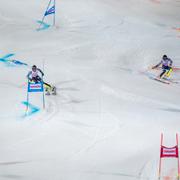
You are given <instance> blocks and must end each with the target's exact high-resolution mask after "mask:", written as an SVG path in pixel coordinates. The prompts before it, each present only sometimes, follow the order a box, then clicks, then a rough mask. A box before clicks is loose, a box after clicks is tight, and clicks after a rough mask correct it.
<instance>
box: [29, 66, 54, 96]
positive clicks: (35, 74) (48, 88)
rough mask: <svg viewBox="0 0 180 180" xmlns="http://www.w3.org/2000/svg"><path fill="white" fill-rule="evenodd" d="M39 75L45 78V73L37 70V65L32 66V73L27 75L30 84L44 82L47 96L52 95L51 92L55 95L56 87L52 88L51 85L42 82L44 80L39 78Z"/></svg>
mask: <svg viewBox="0 0 180 180" xmlns="http://www.w3.org/2000/svg"><path fill="white" fill-rule="evenodd" d="M39 74H41V77H43V76H44V73H43V72H42V70H41V69H39V68H37V66H36V65H33V66H32V71H30V72H29V73H28V74H27V78H28V80H29V81H30V82H35V83H38V82H43V84H44V87H45V91H46V95H50V92H52V93H53V94H55V87H53V86H51V85H50V84H48V83H46V82H44V81H43V80H42V78H41V77H40V76H39Z"/></svg>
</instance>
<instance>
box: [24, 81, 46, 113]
mask: <svg viewBox="0 0 180 180" xmlns="http://www.w3.org/2000/svg"><path fill="white" fill-rule="evenodd" d="M30 93H41V94H42V104H43V109H45V97H44V84H43V82H38V83H34V82H28V87H27V106H26V113H28V110H29V101H30Z"/></svg>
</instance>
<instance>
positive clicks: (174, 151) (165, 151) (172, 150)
mask: <svg viewBox="0 0 180 180" xmlns="http://www.w3.org/2000/svg"><path fill="white" fill-rule="evenodd" d="M163 158H176V159H177V180H179V179H180V167H179V147H178V134H176V145H175V146H173V147H166V146H164V145H163V134H161V146H160V160H159V171H158V178H159V180H160V179H161V171H162V159H163Z"/></svg>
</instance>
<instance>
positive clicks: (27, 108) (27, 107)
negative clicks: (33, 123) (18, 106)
mask: <svg viewBox="0 0 180 180" xmlns="http://www.w3.org/2000/svg"><path fill="white" fill-rule="evenodd" d="M28 110H29V82H28V88H27V105H26V114H27V113H28Z"/></svg>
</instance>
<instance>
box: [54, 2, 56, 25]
mask: <svg viewBox="0 0 180 180" xmlns="http://www.w3.org/2000/svg"><path fill="white" fill-rule="evenodd" d="M54 8H55V10H54V19H53V26H55V25H56V0H54Z"/></svg>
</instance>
